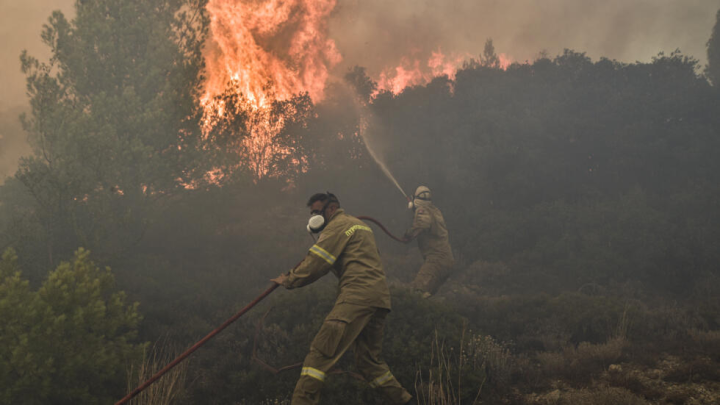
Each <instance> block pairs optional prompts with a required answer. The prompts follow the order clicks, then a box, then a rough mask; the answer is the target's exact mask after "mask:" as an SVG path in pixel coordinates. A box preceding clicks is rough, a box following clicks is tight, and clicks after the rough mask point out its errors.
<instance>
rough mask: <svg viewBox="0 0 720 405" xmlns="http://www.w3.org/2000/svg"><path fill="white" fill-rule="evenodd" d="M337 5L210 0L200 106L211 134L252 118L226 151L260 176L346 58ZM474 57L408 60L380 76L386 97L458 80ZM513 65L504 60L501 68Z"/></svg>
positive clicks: (329, 1)
mask: <svg viewBox="0 0 720 405" xmlns="http://www.w3.org/2000/svg"><path fill="white" fill-rule="evenodd" d="M336 4H337V0H208V3H207V10H208V13H209V16H210V36H209V40H208V42H207V48H206V60H205V62H206V74H207V76H206V82H205V89H204V94H203V96H202V98H201V100H200V102H201V105H202V106H203V108H204V111H205V117H204V124H205V130H206V131H207V132H206V133H208V134H210V133H212V131H213V130H215V129H217V128H220V129H219V130H218V131H220V132H222V131H223V130H224V129H223V128H225V129H227V128H229V129H230V130H231V131H232V130H234V128H236V127H235V126H233V125H234V124H233V120H234V119H235V117H244V118H243V119H244V120H245V121H244V125H243V126H240V127H239V128H241V129H239V130H238V132H237V133H236V134H235V135H236V136H238V140H239V142H226V143H225V144H223V145H224V146H225V147H226V148H228V149H229V150H231V151H235V150H237V152H238V156H243V163H242V164H243V165H245V166H247V167H248V168H249V169H250V170H252V171H254V172H255V174H256V175H257V176H258V177H262V176H263V175H265V174H268V172H269V171H270V170H271V168H270V166H269V165H270V163H269V162H271V161H272V159H273V157H276V156H278V155H282V154H286V153H287V152H288V150H286V149H283V147H282V146H278V145H277V144H276V140H277V139H278V134H280V133H281V131H283V129H284V128H285V127H286V125H288V123H291V122H293V120H294V117H293V116H291V115H292V114H295V115H298V116H300V115H302V114H301V113H300V112H293V110H292V108H289V107H288V106H287V105H288V104H292V103H293V102H294V100H296V97H298V95H301V94H307V95H308V96H309V97H310V99H311V100H312V102H314V103H317V102H320V101H322V99H323V97H324V92H325V87H326V84H327V82H328V79H329V78H330V74H331V73H330V72H331V70H332V68H333V67H334V66H336V65H337V64H338V63H339V62H340V61H341V60H342V57H341V55H340V53H339V52H338V50H337V47H336V45H335V42H334V41H333V40H332V39H330V37H329V29H328V24H329V19H330V14H331V13H332V11H333V9H334V8H335V6H336ZM469 56H470V55H469V54H452V55H450V56H446V55H445V54H443V53H442V52H441V51H440V50H437V51H435V52H432V53H431V55H430V57H429V58H427V61H422V62H421V60H420V59H419V58H414V57H406V58H404V59H402V62H401V64H400V65H399V66H398V67H395V68H390V69H385V70H383V71H382V72H381V74H380V75H379V78H376V81H377V83H378V92H379V91H391V92H392V93H394V94H399V93H400V92H402V91H403V89H405V88H406V87H408V86H416V85H423V84H427V83H429V82H430V81H431V80H432V79H433V78H435V77H438V76H442V75H445V76H447V77H449V78H450V79H451V80H453V79H454V78H455V75H456V73H457V71H458V69H459V68H460V67H461V66H462V63H463V62H464V61H466V60H467V59H469ZM509 64H510V61H509V59H508V58H507V57H505V55H500V66H499V67H501V68H506V67H507V66H508V65H509ZM495 67H497V65H496V66H495ZM283 105H285V107H282V108H279V107H278V106H283ZM278 111H279V112H278ZM298 111H300V110H298ZM303 111H304V110H303ZM240 131H242V132H243V133H242V135H245V137H244V138H241V137H240ZM216 132H217V131H216ZM225 132H227V131H225ZM240 139H242V140H240ZM218 176H220V175H218ZM216 178H217V177H216Z"/></svg>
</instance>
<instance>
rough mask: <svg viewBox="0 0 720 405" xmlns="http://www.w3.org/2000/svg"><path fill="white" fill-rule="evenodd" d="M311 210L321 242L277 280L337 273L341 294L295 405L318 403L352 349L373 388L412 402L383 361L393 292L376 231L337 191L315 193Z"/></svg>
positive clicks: (289, 284)
mask: <svg viewBox="0 0 720 405" xmlns="http://www.w3.org/2000/svg"><path fill="white" fill-rule="evenodd" d="M308 207H310V210H311V217H310V221H309V223H308V230H310V231H311V232H315V233H318V232H320V238H319V239H318V241H317V243H316V244H315V245H313V246H312V247H311V248H310V251H309V252H308V254H307V256H306V257H305V260H304V261H303V262H302V263H301V264H300V265H299V266H298V267H296V268H295V269H293V270H292V271H291V272H290V273H288V274H283V275H281V276H279V277H277V278H275V279H273V280H272V281H273V282H275V283H277V284H279V285H282V286H284V287H285V288H288V289H292V288H298V287H302V286H305V285H308V284H310V283H312V282H314V281H315V280H317V279H319V278H320V277H322V276H324V275H326V274H327V273H328V272H329V271H332V272H333V273H335V275H336V276H337V277H338V279H339V293H338V297H337V300H336V301H335V306H334V307H333V309H332V310H331V311H330V314H328V316H327V317H326V318H325V321H324V322H323V324H322V327H321V328H320V331H319V332H318V334H317V335H316V336H315V339H313V341H312V344H311V345H310V353H308V355H307V357H305V361H304V362H303V368H302V372H301V373H300V380H298V382H297V385H296V386H295V391H294V392H293V396H292V405H305V404H317V403H318V402H319V401H320V390H321V388H322V386H323V384H324V382H325V378H326V377H327V372H328V371H329V370H330V369H331V368H332V367H333V366H334V365H335V363H337V362H338V360H339V359H340V357H342V355H343V354H344V353H345V352H346V351H347V350H348V349H352V350H353V352H354V353H355V364H356V365H357V368H358V370H359V371H360V373H361V374H362V375H363V377H364V378H365V379H366V380H367V381H368V382H370V386H372V387H373V388H377V389H379V390H380V391H382V393H383V394H384V395H385V396H386V397H387V398H388V399H389V400H390V401H391V402H392V403H393V404H406V403H408V402H410V400H411V399H412V395H410V393H408V392H407V391H406V390H405V389H404V388H403V387H402V386H401V385H400V383H399V382H398V381H397V380H396V379H395V377H394V376H393V375H392V373H391V372H390V369H389V368H388V365H387V364H386V363H385V362H384V361H383V360H382V359H381V358H380V352H381V348H382V336H383V325H384V323H385V317H386V316H387V314H388V313H389V312H390V291H389V290H388V286H387V283H386V281H385V273H384V271H383V268H382V263H381V262H380V255H379V253H378V249H377V247H376V245H375V237H374V236H373V232H372V230H371V229H370V228H369V227H368V226H367V225H366V224H365V223H364V222H362V221H360V220H359V219H357V218H355V217H352V216H350V215H347V214H345V212H344V210H342V209H341V208H340V202H339V201H338V199H337V197H335V196H334V195H333V194H331V193H327V194H315V195H313V196H312V197H311V198H310V200H309V201H308Z"/></svg>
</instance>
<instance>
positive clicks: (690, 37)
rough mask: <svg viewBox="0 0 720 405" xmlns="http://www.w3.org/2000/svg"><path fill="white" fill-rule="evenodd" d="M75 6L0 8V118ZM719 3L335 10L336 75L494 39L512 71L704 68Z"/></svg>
mask: <svg viewBox="0 0 720 405" xmlns="http://www.w3.org/2000/svg"><path fill="white" fill-rule="evenodd" d="M73 3H74V1H73V0H23V1H18V0H0V55H1V57H0V94H1V96H0V108H7V107H10V106H13V105H20V104H25V102H26V97H25V82H24V77H23V75H22V73H21V72H20V65H19V55H20V52H21V51H22V50H23V49H27V50H28V51H29V52H30V54H32V55H35V56H38V57H40V58H47V56H48V55H49V52H48V50H47V48H46V47H45V46H44V45H43V44H42V43H41V41H40V32H41V29H42V24H43V23H44V22H45V21H47V18H48V17H49V15H50V13H51V12H52V11H53V10H56V9H61V10H63V11H65V12H66V14H71V13H72V4H73ZM718 8H720V1H718V0H603V1H598V0H338V4H337V7H336V10H335V12H334V13H333V16H332V17H331V21H330V37H331V38H332V39H334V40H335V41H336V43H337V46H338V49H339V50H340V52H341V53H342V55H343V62H342V64H341V65H340V66H338V67H337V68H336V70H337V73H339V75H342V73H343V72H344V71H345V70H346V69H347V68H348V67H351V66H354V65H361V66H365V67H367V68H368V71H369V73H370V74H371V75H373V76H375V75H377V74H378V73H379V71H380V70H382V69H383V68H386V67H390V66H395V65H396V64H397V63H398V62H399V61H400V59H401V58H402V57H407V56H416V57H424V56H427V55H429V52H431V51H437V50H441V51H442V52H444V53H460V54H469V55H472V56H476V55H478V54H479V53H480V52H482V49H483V45H484V43H485V40H486V39H487V38H492V39H493V41H494V44H495V48H496V50H497V52H498V53H505V54H507V55H508V56H509V57H511V58H512V59H513V60H515V61H525V60H533V59H534V58H535V57H537V55H538V54H539V53H540V52H541V51H546V52H547V54H548V55H550V56H553V55H556V54H558V53H561V52H562V50H563V49H564V48H570V49H573V50H576V51H581V52H587V53H588V55H589V56H590V57H592V58H593V59H598V58H599V57H602V56H604V57H608V58H611V59H617V60H620V61H625V62H634V61H649V60H650V58H651V57H652V56H654V55H657V53H658V52H660V51H665V52H666V53H668V52H671V51H673V50H675V49H676V48H679V49H681V50H682V51H683V52H684V53H685V54H687V55H692V56H694V57H696V58H697V59H700V60H701V61H703V62H704V60H705V44H706V42H707V40H708V38H709V36H710V31H711V29H712V26H713V24H714V19H715V13H716V11H717V9H718Z"/></svg>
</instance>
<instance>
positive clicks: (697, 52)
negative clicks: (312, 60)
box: [331, 0, 720, 76]
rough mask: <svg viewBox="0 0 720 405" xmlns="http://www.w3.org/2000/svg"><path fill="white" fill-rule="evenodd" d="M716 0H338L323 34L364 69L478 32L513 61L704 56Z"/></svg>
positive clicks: (472, 42)
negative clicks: (575, 54) (582, 55)
mask: <svg viewBox="0 0 720 405" xmlns="http://www.w3.org/2000/svg"><path fill="white" fill-rule="evenodd" d="M719 6H720V4H718V2H717V1H716V0H687V1H677V0H608V1H595V0H544V1H537V0H514V1H500V0H446V1H418V0H394V1H384V0H347V1H340V2H339V4H338V8H337V13H336V15H335V16H334V17H333V21H332V25H331V30H332V31H331V37H332V38H333V39H335V41H336V42H337V45H338V49H340V51H341V52H342V53H343V56H344V62H343V63H344V66H341V68H343V67H344V68H347V67H348V66H352V65H358V64H359V65H362V66H365V67H367V68H368V73H369V74H370V75H371V76H375V75H377V74H378V73H379V72H380V71H381V70H382V69H383V68H387V67H388V66H396V65H398V64H399V63H400V59H401V58H402V57H417V58H419V59H421V60H423V59H424V60H427V57H428V56H429V55H430V52H431V51H437V50H438V49H440V50H442V52H444V53H446V54H449V53H458V54H465V53H469V54H471V55H474V56H477V55H478V54H480V53H481V52H482V47H483V44H484V42H485V39H486V38H492V39H493V41H494V43H495V48H496V50H497V51H498V53H506V54H508V55H509V56H510V57H512V59H513V60H515V61H521V62H522V61H525V60H533V59H534V58H536V57H537V55H538V54H539V53H540V52H541V51H546V52H547V53H548V55H550V56H554V55H556V54H559V53H562V50H563V49H564V48H570V49H573V50H576V51H580V52H587V53H588V55H589V56H591V57H592V58H593V59H597V58H600V57H608V58H610V59H617V60H620V61H626V62H635V61H638V60H639V61H649V60H650V58H651V57H653V56H655V55H657V54H658V52H660V51H665V52H666V53H668V52H671V51H673V50H675V49H677V48H680V49H681V50H682V51H683V52H684V53H685V54H688V55H692V56H694V57H696V58H698V59H700V60H701V61H704V60H705V53H706V52H705V43H706V42H707V38H708V37H709V35H710V31H711V29H712V25H713V23H714V18H715V11H716V9H717V8H718V7H719Z"/></svg>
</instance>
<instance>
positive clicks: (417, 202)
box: [408, 186, 432, 210]
mask: <svg viewBox="0 0 720 405" xmlns="http://www.w3.org/2000/svg"><path fill="white" fill-rule="evenodd" d="M431 201H432V194H430V189H429V188H427V187H426V186H420V187H418V188H417V189H416V190H415V194H414V195H413V199H412V201H410V202H408V208H409V209H411V210H414V209H416V208H417V207H420V206H423V205H429V204H430V202H431Z"/></svg>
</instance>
